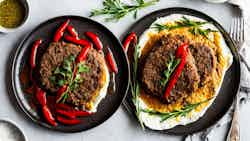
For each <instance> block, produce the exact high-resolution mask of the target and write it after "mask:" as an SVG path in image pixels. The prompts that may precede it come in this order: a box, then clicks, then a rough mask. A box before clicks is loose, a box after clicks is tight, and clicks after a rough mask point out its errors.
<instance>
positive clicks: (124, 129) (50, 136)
mask: <svg viewBox="0 0 250 141" xmlns="http://www.w3.org/2000/svg"><path fill="white" fill-rule="evenodd" d="M101 2H102V0H91V1H90V0H29V4H30V7H31V8H30V12H31V13H30V17H29V19H28V22H27V23H26V24H25V25H24V27H23V28H21V29H20V30H18V31H17V32H15V33H10V34H7V35H2V34H0V50H1V51H0V84H1V87H0V103H1V106H0V118H1V119H9V120H11V121H14V122H15V123H17V125H18V126H19V127H20V128H21V129H22V130H23V131H24V134H25V135H26V136H27V139H28V141H47V140H48V141H68V140H72V141H85V140H86V141H95V140H110V141H112V140H119V141H128V140H129V141H144V140H145V141H146V140H150V141H151V140H157V141H163V140H171V141H180V140H182V138H183V137H181V136H169V135H165V134H158V133H152V132H144V131H142V130H140V128H139V126H138V124H137V123H136V122H135V120H134V119H132V118H130V117H129V115H128V114H127V113H126V111H125V110H124V108H123V107H120V108H119V109H118V111H117V112H116V113H115V114H114V115H113V116H112V117H111V118H110V119H109V120H107V121H106V122H105V123H103V124H102V125H100V126H98V127H96V128H94V129H91V130H88V131H86V132H81V133H74V134H65V133H59V132H54V131H51V130H48V129H46V128H43V127H40V126H38V125H36V124H34V123H32V122H31V121H30V120H27V119H26V117H25V116H24V114H22V112H21V110H20V109H19V108H18V107H17V105H16V103H15V101H14V99H13V97H11V95H13V94H12V93H8V88H7V84H6V83H7V80H8V79H9V77H10V71H9V70H7V67H8V66H9V65H10V63H11V62H10V61H9V57H10V54H11V52H12V51H13V50H14V49H15V48H16V47H17V46H18V44H19V42H20V40H21V39H22V38H23V37H24V35H25V34H27V33H28V32H29V31H31V30H32V29H33V28H34V27H35V26H37V25H38V24H39V23H41V22H43V21H45V20H47V19H49V18H52V17H56V16H61V15H68V14H71V15H80V16H88V15H89V11H90V10H91V9H92V8H96V7H100V6H101ZM174 6H178V7H189V8H193V9H197V10H200V11H202V12H205V13H207V14H208V15H210V16H212V17H214V18H215V19H216V20H218V21H219V22H220V23H221V24H222V25H223V26H224V27H225V28H226V29H228V27H229V25H230V21H231V16H232V12H233V11H232V8H231V6H229V5H227V4H209V3H205V2H203V1H200V0H161V1H160V3H158V4H157V5H155V6H152V7H149V8H146V9H143V10H141V11H140V12H139V15H138V18H140V17H142V16H144V15H146V14H148V13H150V12H152V11H155V10H157V9H162V8H167V7H174ZM93 19H95V20H98V21H99V22H101V23H103V24H104V25H105V26H107V27H108V28H109V29H110V30H111V31H113V32H114V34H115V35H116V36H117V37H119V36H120V35H121V34H122V33H124V32H125V31H126V29H127V28H128V27H129V26H131V24H133V23H134V22H135V20H134V19H133V18H132V16H127V17H126V18H124V19H122V20H121V21H119V22H118V23H105V22H103V20H102V18H93ZM121 27H122V28H121ZM249 112H250V103H249V104H248V106H244V107H243V109H242V110H241V119H240V122H241V139H242V141H248V140H249V138H250V134H249V131H248V129H249V128H250V122H248V121H249ZM225 132H226V130H223V129H221V130H219V131H218V133H217V134H216V138H215V141H221V140H223V138H224V136H225Z"/></svg>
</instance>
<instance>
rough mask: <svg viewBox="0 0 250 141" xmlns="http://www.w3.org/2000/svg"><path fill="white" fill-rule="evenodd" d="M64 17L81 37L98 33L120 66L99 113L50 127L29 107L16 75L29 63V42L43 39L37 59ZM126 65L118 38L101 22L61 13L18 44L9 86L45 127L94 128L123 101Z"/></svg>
mask: <svg viewBox="0 0 250 141" xmlns="http://www.w3.org/2000/svg"><path fill="white" fill-rule="evenodd" d="M66 19H70V20H71V22H70V24H72V25H73V26H74V27H75V28H76V30H77V31H78V33H79V34H80V36H83V33H84V32H85V31H93V32H95V33H97V34H98V35H99V37H100V39H101V41H102V42H103V45H104V52H106V51H107V47H109V48H110V49H111V51H112V53H113V55H114V57H115V60H116V63H117V66H118V68H119V73H118V74H116V76H115V79H116V91H115V93H112V94H109V93H108V94H107V95H106V97H105V98H104V99H103V100H102V101H101V103H100V104H99V106H98V112H97V113H95V114H93V115H91V116H88V117H86V118H83V119H81V120H82V124H79V125H75V126H63V125H59V126H57V127H52V126H50V125H48V124H47V123H46V122H44V120H43V119H42V118H40V117H41V114H39V112H38V113H37V112H36V111H34V110H32V107H31V105H30V104H29V102H28V96H27V94H26V93H25V92H24V90H23V88H22V86H21V82H20V79H19V74H20V72H21V70H22V69H23V67H24V65H25V64H26V63H27V62H28V59H29V54H30V50H31V47H32V43H33V42H34V41H35V40H37V39H38V38H42V39H43V40H44V43H43V44H42V45H41V47H40V48H41V49H40V48H39V49H40V50H38V58H39V56H40V55H41V54H42V53H43V51H44V50H45V49H46V47H48V44H49V42H50V41H51V39H53V35H54V32H55V30H56V29H57V28H58V26H59V25H60V24H62V22H64V21H65V20H66ZM128 70H129V66H128V63H127V58H126V55H125V54H124V52H123V49H122V45H121V43H120V42H119V40H118V39H117V38H116V37H115V36H114V35H113V33H112V32H111V31H109V30H108V29H107V28H105V27H104V26H103V25H101V24H99V23H97V22H95V21H92V20H90V19H87V18H84V17H79V16H62V17H57V18H53V19H50V20H48V21H46V22H44V23H42V24H40V25H39V26H38V27H36V28H35V29H34V30H33V31H32V32H31V33H30V34H28V36H27V37H26V38H25V39H24V40H23V42H22V43H21V44H20V46H19V47H18V49H17V51H16V53H15V56H14V60H13V66H12V87H13V90H14V94H15V97H16V99H17V101H18V104H19V105H20V107H21V108H22V110H23V111H24V112H25V113H26V115H27V116H28V117H29V118H30V119H32V120H33V121H34V122H36V123H38V124H40V125H42V126H45V127H48V128H50V129H54V130H58V131H63V132H78V131H83V130H87V129H90V128H93V127H95V126H97V125H99V124H101V123H103V122H104V121H105V120H107V119H108V118H109V117H110V116H111V115H112V114H113V113H114V112H115V111H116V110H117V109H118V107H119V106H120V104H121V103H122V100H123V99H124V97H125V95H126V92H127V89H128V82H129V79H128V78H129V71H128Z"/></svg>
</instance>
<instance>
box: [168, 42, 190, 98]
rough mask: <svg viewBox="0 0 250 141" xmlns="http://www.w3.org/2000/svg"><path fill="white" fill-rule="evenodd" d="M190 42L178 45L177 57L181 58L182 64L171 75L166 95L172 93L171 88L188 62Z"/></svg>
mask: <svg viewBox="0 0 250 141" xmlns="http://www.w3.org/2000/svg"><path fill="white" fill-rule="evenodd" d="M188 46H189V45H188V44H186V43H184V44H182V45H181V46H180V47H178V49H177V51H176V53H175V58H176V59H178V58H180V59H181V61H180V64H179V65H178V66H177V68H176V69H175V70H174V72H173V74H172V75H171V77H170V80H169V81H168V84H167V87H166V90H165V93H164V97H165V98H167V97H168V96H169V95H170V92H171V90H172V89H173V87H174V85H175V83H176V82H177V80H178V78H179V76H180V75H181V72H182V70H183V68H184V66H185V64H186V58H187V54H188Z"/></svg>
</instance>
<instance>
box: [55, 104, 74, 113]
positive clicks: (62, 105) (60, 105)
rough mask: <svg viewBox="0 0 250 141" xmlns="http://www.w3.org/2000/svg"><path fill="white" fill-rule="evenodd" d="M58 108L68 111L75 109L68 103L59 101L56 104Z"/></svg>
mask: <svg viewBox="0 0 250 141" xmlns="http://www.w3.org/2000/svg"><path fill="white" fill-rule="evenodd" d="M56 109H61V110H66V111H71V110H73V108H72V107H70V106H68V105H66V104H63V103H58V104H56Z"/></svg>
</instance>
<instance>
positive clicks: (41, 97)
mask: <svg viewBox="0 0 250 141" xmlns="http://www.w3.org/2000/svg"><path fill="white" fill-rule="evenodd" d="M36 99H37V101H38V103H39V104H40V105H41V106H42V107H43V106H46V104H47V99H46V92H45V91H43V90H42V89H41V88H39V87H37V86H36Z"/></svg>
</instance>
